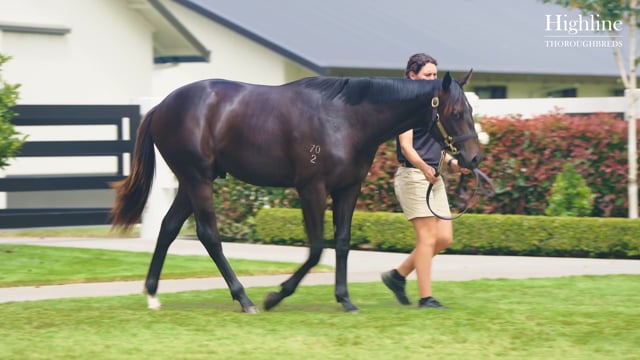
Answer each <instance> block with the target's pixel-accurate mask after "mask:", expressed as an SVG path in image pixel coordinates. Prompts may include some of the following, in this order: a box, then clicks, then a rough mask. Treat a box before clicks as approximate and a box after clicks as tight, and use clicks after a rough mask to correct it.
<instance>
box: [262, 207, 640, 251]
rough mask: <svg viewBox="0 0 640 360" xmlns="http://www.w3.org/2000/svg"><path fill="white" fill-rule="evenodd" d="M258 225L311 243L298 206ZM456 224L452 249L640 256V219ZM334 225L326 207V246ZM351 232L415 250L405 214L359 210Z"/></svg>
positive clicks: (471, 218)
mask: <svg viewBox="0 0 640 360" xmlns="http://www.w3.org/2000/svg"><path fill="white" fill-rule="evenodd" d="M255 224H256V232H257V236H258V238H259V239H260V241H262V242H264V243H270V244H286V245H302V244H306V243H307V240H306V235H305V232H304V228H303V225H302V213H301V211H300V210H298V209H262V210H261V211H260V212H259V213H258V215H257V216H256V222H255ZM453 228H454V241H453V244H452V245H451V246H450V247H449V248H448V249H447V250H446V253H449V254H486V255H521V256H569V257H597V258H634V259H640V237H638V236H637V234H640V219H622V218H577V217H551V216H522V215H483V214H466V215H464V216H462V217H461V218H460V219H459V220H456V221H455V222H454V226H453ZM331 229H332V222H331V213H330V212H327V214H326V217H325V234H324V238H325V240H326V241H327V246H331V245H332V233H331ZM351 237H352V241H351V245H352V248H356V249H373V250H380V251H398V252H410V251H411V250H412V249H413V247H414V245H415V235H414V232H413V228H412V227H411V224H410V222H408V221H407V220H406V219H405V217H404V215H402V214H400V213H385V212H376V213H370V212H360V211H356V212H355V214H354V217H353V226H352V228H351Z"/></svg>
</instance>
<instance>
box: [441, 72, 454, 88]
mask: <svg viewBox="0 0 640 360" xmlns="http://www.w3.org/2000/svg"><path fill="white" fill-rule="evenodd" d="M451 81H452V79H451V74H449V72H448V71H447V73H446V74H445V75H444V79H442V89H443V90H444V91H449V88H450V87H451Z"/></svg>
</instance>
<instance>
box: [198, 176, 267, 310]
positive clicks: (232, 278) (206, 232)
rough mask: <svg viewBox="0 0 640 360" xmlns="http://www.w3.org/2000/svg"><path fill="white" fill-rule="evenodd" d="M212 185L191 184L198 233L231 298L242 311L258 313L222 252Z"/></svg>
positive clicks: (207, 183)
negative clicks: (238, 304) (236, 301)
mask: <svg viewBox="0 0 640 360" xmlns="http://www.w3.org/2000/svg"><path fill="white" fill-rule="evenodd" d="M211 190H212V188H211V183H210V182H208V181H203V182H198V183H197V184H191V186H190V189H189V192H190V198H191V200H192V204H193V211H194V214H195V218H196V231H197V234H198V238H199V239H200V242H201V243H202V245H204V247H205V249H207V252H208V253H209V256H211V259H213V261H214V262H215V264H216V266H217V267H218V270H219V271H220V274H222V277H223V278H224V280H225V282H226V283H227V286H228V287H229V291H230V292H231V297H232V298H233V299H234V300H238V302H239V303H240V306H241V307H242V311H243V312H246V313H256V312H258V310H257V308H256V306H255V305H254V304H253V302H251V300H250V299H249V297H248V296H247V294H246V293H245V290H244V287H243V286H242V284H241V283H240V280H238V277H237V276H236V274H235V273H234V272H233V269H231V265H229V262H228V261H227V258H226V257H225V256H224V253H223V252H222V244H221V241H220V234H219V233H218V227H217V225H216V214H215V211H214V210H213V199H212V194H211Z"/></svg>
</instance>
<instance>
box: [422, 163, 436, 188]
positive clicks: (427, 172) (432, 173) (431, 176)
mask: <svg viewBox="0 0 640 360" xmlns="http://www.w3.org/2000/svg"><path fill="white" fill-rule="evenodd" d="M422 173H423V174H424V177H425V178H426V179H427V181H428V182H430V183H432V184H435V183H436V181H438V178H437V177H436V169H434V168H433V167H432V166H430V165H428V164H427V166H426V167H425V168H424V170H423V171H422Z"/></svg>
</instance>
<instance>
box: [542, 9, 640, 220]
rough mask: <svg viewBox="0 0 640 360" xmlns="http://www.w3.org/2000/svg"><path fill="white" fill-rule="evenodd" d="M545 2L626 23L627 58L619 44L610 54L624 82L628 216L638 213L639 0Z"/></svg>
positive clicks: (635, 216) (614, 32) (612, 31)
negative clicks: (637, 40)
mask: <svg viewBox="0 0 640 360" xmlns="http://www.w3.org/2000/svg"><path fill="white" fill-rule="evenodd" d="M542 1H543V2H545V3H555V4H558V5H561V6H564V7H565V8H568V9H575V8H578V9H580V10H581V11H582V13H583V14H585V15H594V16H597V18H598V19H600V20H604V21H610V22H612V23H613V22H615V21H622V22H623V23H624V24H626V26H628V27H629V54H628V58H627V61H626V65H627V66H628V68H627V67H625V60H624V56H623V54H622V50H621V49H620V48H619V47H614V48H613V55H614V57H615V60H616V64H617V66H618V70H619V71H620V78H621V79H622V83H623V84H624V87H625V89H626V90H627V91H626V96H627V98H628V109H627V112H626V116H625V117H626V120H627V122H628V126H629V128H628V129H629V130H628V151H629V157H628V164H629V176H628V196H629V217H630V218H637V217H638V161H637V152H638V140H637V135H636V134H637V122H636V119H637V117H638V116H637V115H638V114H637V111H636V109H637V106H638V102H639V101H640V99H639V97H640V95H639V91H638V84H637V66H638V62H639V60H640V57H639V56H638V54H637V49H636V39H637V29H638V28H639V27H640V9H638V0H542ZM609 35H610V36H611V37H612V39H614V40H615V38H614V36H615V35H617V33H616V31H615V30H610V31H609Z"/></svg>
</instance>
